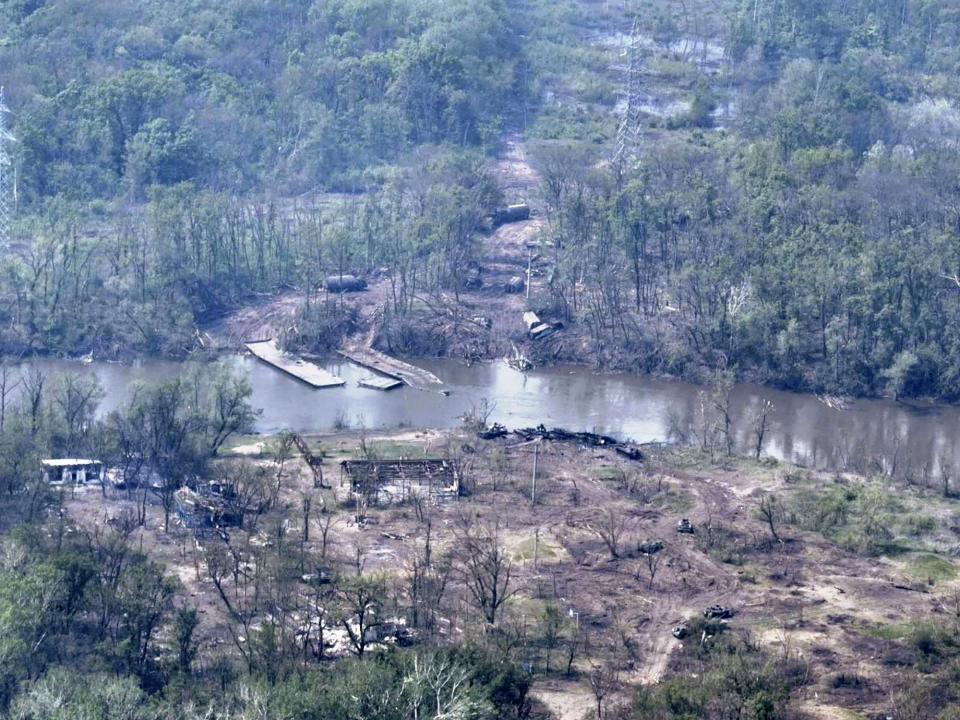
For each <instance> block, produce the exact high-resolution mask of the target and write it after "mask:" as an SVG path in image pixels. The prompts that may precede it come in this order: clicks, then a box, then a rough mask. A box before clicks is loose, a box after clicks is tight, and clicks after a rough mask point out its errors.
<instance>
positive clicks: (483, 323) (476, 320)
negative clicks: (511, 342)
mask: <svg viewBox="0 0 960 720" xmlns="http://www.w3.org/2000/svg"><path fill="white" fill-rule="evenodd" d="M470 322H472V323H473V324H474V325H479V326H480V327H482V328H483V329H484V330H489V329H490V328H492V327H493V320H491V319H490V318H488V317H486V316H484V315H477V316H476V317H473V318H470Z"/></svg>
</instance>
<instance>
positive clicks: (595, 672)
mask: <svg viewBox="0 0 960 720" xmlns="http://www.w3.org/2000/svg"><path fill="white" fill-rule="evenodd" d="M588 680H589V681H590V690H591V692H593V699H594V700H595V701H596V703H597V720H603V716H604V712H603V701H604V700H606V699H607V697H608V696H609V695H610V694H611V693H612V692H613V691H614V690H616V689H617V684H618V683H617V672H616V670H614V669H613V668H612V667H610V666H605V665H594V666H593V669H591V670H590V675H589V678H588Z"/></svg>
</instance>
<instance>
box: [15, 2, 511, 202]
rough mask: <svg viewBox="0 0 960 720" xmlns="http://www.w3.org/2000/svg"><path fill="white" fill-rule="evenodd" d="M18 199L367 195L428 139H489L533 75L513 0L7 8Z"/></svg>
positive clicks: (470, 142) (462, 142)
mask: <svg viewBox="0 0 960 720" xmlns="http://www.w3.org/2000/svg"><path fill="white" fill-rule="evenodd" d="M0 28H2V30H0V77H2V78H3V80H4V85H5V86H6V99H7V103H8V105H9V106H10V108H11V110H12V119H13V128H12V130H13V132H14V134H15V135H16V136H17V138H18V143H17V144H16V145H14V146H13V151H14V152H15V155H16V169H17V186H18V195H19V200H20V205H21V206H25V207H33V206H36V205H37V204H38V203H39V202H41V201H42V200H43V199H44V198H48V197H52V196H64V197H67V198H70V199H74V200H90V199H93V198H112V197H114V196H116V195H118V194H120V193H125V194H127V195H128V196H129V197H131V198H133V199H139V198H141V197H142V196H143V194H144V192H145V190H146V188H147V187H149V186H151V185H172V184H175V183H178V182H183V181H187V180H190V181H193V182H194V183H195V184H196V185H197V186H198V187H204V188H208V189H211V190H214V191H221V190H229V191H230V192H232V193H245V192H250V191H259V190H262V189H264V188H268V189H270V190H271V191H273V192H276V193H280V194H291V193H301V192H305V191H314V192H315V191H317V190H330V189H335V190H345V191H356V190H357V189H358V188H362V187H364V185H365V184H366V182H367V181H365V180H364V179H363V171H364V169H366V168H368V167H371V166H377V165H381V164H385V163H391V162H393V161H395V160H396V159H397V158H400V157H403V156H405V155H406V154H407V153H408V152H409V150H410V149H411V148H412V147H414V146H417V145H420V144H425V143H449V144H452V145H455V146H461V147H462V146H477V145H480V146H483V145H487V146H489V145H490V144H491V143H492V142H494V141H495V140H496V138H497V137H498V136H499V134H500V132H501V126H502V119H503V114H504V112H505V111H506V109H507V106H508V103H509V101H510V100H511V98H512V97H513V96H514V94H515V93H517V92H521V91H522V87H521V85H522V76H518V74H517V73H516V72H515V70H516V67H517V63H518V57H519V55H518V54H519V51H520V48H519V45H518V41H517V37H516V34H515V33H514V32H513V30H512V28H511V24H510V18H509V13H508V10H507V8H505V7H504V5H503V4H502V3H501V2H500V1H499V0H481V1H479V2H478V1H474V0H471V1H469V2H468V1H466V0H464V1H460V2H444V3H433V2H422V1H421V0H351V1H349V2H344V3H330V2H305V1H303V0H276V1H271V2H267V3H263V2H249V1H248V0H236V1H231V2H228V3H216V4H214V3H194V2H180V1H177V0H172V1H170V2H163V3H150V4H144V3H139V2H134V1H133V0H129V1H124V2H119V3H117V2H110V3H100V4H98V3H77V2H67V3H52V2H44V1H43V0H39V1H29V2H9V3H4V4H3V6H2V7H0Z"/></svg>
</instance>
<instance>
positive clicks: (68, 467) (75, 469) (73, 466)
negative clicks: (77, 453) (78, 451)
mask: <svg viewBox="0 0 960 720" xmlns="http://www.w3.org/2000/svg"><path fill="white" fill-rule="evenodd" d="M40 469H41V471H42V472H43V477H44V479H45V480H46V481H47V482H48V483H65V484H66V483H73V484H74V485H84V484H86V483H88V482H99V481H100V480H101V478H102V477H103V463H102V462H100V461H99V460H87V459H83V458H50V459H48V460H41V461H40Z"/></svg>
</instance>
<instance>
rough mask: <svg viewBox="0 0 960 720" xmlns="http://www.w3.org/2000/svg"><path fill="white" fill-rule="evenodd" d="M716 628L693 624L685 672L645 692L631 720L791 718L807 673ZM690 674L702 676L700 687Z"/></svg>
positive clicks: (685, 653) (686, 645)
mask: <svg viewBox="0 0 960 720" xmlns="http://www.w3.org/2000/svg"><path fill="white" fill-rule="evenodd" d="M710 625H711V623H705V622H704V621H702V620H696V621H694V622H693V623H691V625H690V638H691V639H690V640H689V641H688V642H686V643H684V651H683V657H682V659H681V660H680V663H681V668H679V669H678V671H677V672H676V673H675V674H671V676H669V677H667V678H666V679H664V680H663V681H661V682H660V683H659V684H657V685H654V686H645V687H641V688H639V689H638V690H637V691H636V694H635V695H634V702H633V708H632V713H631V714H629V715H627V716H626V717H632V718H637V719H638V720H639V718H643V719H644V720H660V719H661V718H663V719H667V718H683V719H686V718H701V717H740V718H751V719H753V720H774V719H775V718H783V717H786V709H787V701H788V699H789V697H790V691H791V689H792V688H793V687H795V686H796V685H797V684H799V682H800V681H801V678H802V668H801V667H797V666H794V663H793V661H791V662H787V663H784V662H777V661H775V660H774V659H773V658H772V657H770V656H769V655H768V654H767V653H766V652H765V651H764V650H762V649H759V648H757V647H756V646H754V645H752V644H750V643H749V642H744V641H742V640H741V639H739V638H737V637H736V636H732V635H729V634H720V633H721V632H722V627H711V626H710ZM701 637H702V638H705V639H704V641H703V642H701V641H700V638H701ZM690 673H696V675H697V679H698V680H697V682H690V680H689V678H690Z"/></svg>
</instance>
